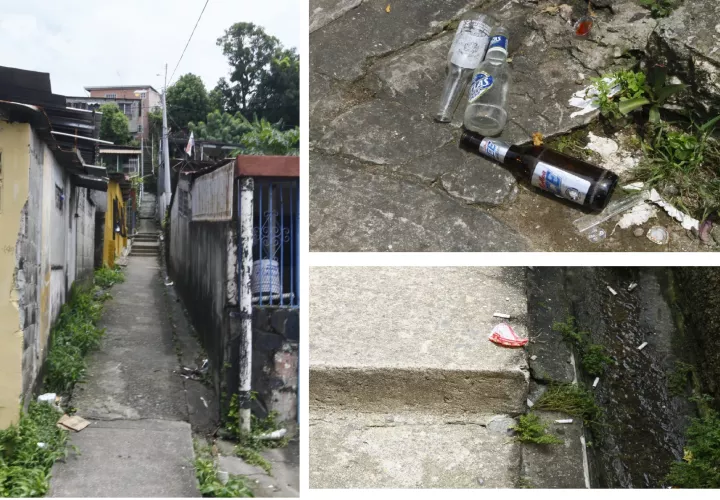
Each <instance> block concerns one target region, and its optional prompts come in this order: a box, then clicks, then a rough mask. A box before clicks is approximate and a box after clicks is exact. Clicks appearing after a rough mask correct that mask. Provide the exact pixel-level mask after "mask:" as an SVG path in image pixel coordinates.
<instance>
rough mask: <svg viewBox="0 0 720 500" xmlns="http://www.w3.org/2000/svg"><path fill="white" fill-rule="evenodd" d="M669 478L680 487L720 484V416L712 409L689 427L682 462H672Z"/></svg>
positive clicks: (716, 486) (719, 485)
mask: <svg viewBox="0 0 720 500" xmlns="http://www.w3.org/2000/svg"><path fill="white" fill-rule="evenodd" d="M667 481H668V482H669V483H670V484H672V485H673V486H676V487H680V488H720V416H718V414H717V412H715V411H713V410H707V411H706V413H705V415H704V416H703V417H701V418H697V419H695V420H694V421H693V423H692V424H691V425H690V427H689V428H688V431H687V445H686V446H685V457H684V458H683V461H682V462H676V463H674V464H672V466H671V468H670V473H669V474H668V476H667Z"/></svg>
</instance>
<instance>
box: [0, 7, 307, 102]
mask: <svg viewBox="0 0 720 500" xmlns="http://www.w3.org/2000/svg"><path fill="white" fill-rule="evenodd" d="M300 3H301V2H300V0H262V1H257V0H209V2H208V6H207V8H206V9H205V13H204V14H203V16H202V19H201V20H200V24H199V25H198V27H197V30H196V31H195V34H194V35H193V38H192V41H191V42H190V46H189V47H188V49H187V51H186V52H185V56H184V57H183V59H182V62H180V66H179V67H178V69H177V72H176V73H175V78H174V80H177V78H178V77H179V76H180V75H183V74H185V73H195V74H196V75H200V77H201V78H202V79H203V81H204V82H205V86H206V87H208V90H211V89H212V88H213V87H214V86H215V84H216V83H217V81H218V79H219V78H220V77H222V76H227V74H228V70H229V66H228V63H227V59H226V58H225V56H223V54H222V49H221V48H220V47H218V46H217V45H216V44H215V42H216V40H217V38H218V37H220V36H222V35H223V33H224V31H225V29H227V28H229V27H230V26H231V25H232V24H233V23H236V22H241V21H242V22H252V23H255V24H257V25H259V26H262V27H263V28H265V31H266V32H267V33H269V34H271V35H273V36H275V37H277V38H278V39H280V42H281V43H282V44H283V45H284V46H285V47H286V48H289V47H296V48H297V47H298V45H299V43H300V25H299V23H300V21H299V17H300ZM204 4H205V0H123V1H119V0H0V66H10V67H15V68H22V69H28V70H33V71H42V72H45V73H50V81H51V82H52V90H53V92H54V93H56V94H62V95H68V96H84V95H87V93H86V92H85V91H84V89H83V88H84V87H85V86H110V85H145V84H150V85H152V86H153V87H155V88H156V89H157V90H158V91H160V90H161V88H162V85H163V75H162V74H163V72H164V68H165V66H164V65H165V63H167V65H168V80H169V79H170V75H171V73H172V72H173V69H174V68H175V65H176V64H177V62H178V59H179V58H180V54H181V53H182V51H183V48H184V47H185V44H186V43H187V39H188V37H189V36H190V32H191V31H192V29H193V26H195V22H196V21H197V18H198V16H199V15H200V12H201V11H202V8H203V5H204ZM158 75H159V76H158Z"/></svg>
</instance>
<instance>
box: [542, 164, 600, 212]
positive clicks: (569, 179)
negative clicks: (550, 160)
mask: <svg viewBox="0 0 720 500" xmlns="http://www.w3.org/2000/svg"><path fill="white" fill-rule="evenodd" d="M531 184H532V185H533V186H536V187H539V188H540V189H542V190H543V191H547V192H549V193H552V194H554V195H555V196H557V197H559V198H565V199H566V200H570V201H572V202H575V203H577V204H578V205H582V204H583V203H585V197H586V196H587V194H588V191H589V190H590V181H587V180H585V179H583V178H582V177H578V176H577V175H573V174H571V173H569V172H566V171H564V170H561V169H559V168H557V167H553V166H552V165H549V164H547V163H544V162H541V161H539V162H538V163H537V165H536V166H535V171H534V172H533V176H532V180H531Z"/></svg>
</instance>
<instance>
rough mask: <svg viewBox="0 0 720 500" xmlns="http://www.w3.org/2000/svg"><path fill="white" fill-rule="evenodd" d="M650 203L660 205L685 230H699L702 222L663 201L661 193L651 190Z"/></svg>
mask: <svg viewBox="0 0 720 500" xmlns="http://www.w3.org/2000/svg"><path fill="white" fill-rule="evenodd" d="M650 201H652V202H653V203H655V204H656V205H658V206H659V207H662V208H663V210H665V211H666V212H667V214H668V215H669V216H670V217H672V218H673V219H675V220H676V221H678V222H680V225H681V226H682V227H683V228H684V229H693V228H694V229H699V228H700V221H699V220H697V219H693V218H692V217H690V216H689V215H688V214H686V213H684V212H681V211H680V210H678V209H677V208H675V207H674V206H672V205H671V204H670V203H668V202H667V201H665V200H663V199H662V197H661V196H660V193H658V192H657V191H655V190H654V189H651V190H650Z"/></svg>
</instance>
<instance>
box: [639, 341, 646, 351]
mask: <svg viewBox="0 0 720 500" xmlns="http://www.w3.org/2000/svg"><path fill="white" fill-rule="evenodd" d="M646 345H647V342H643V343H642V344H640V345H639V346H638V348H637V350H638V351H642V350H643V349H645V346H646Z"/></svg>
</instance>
